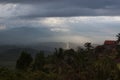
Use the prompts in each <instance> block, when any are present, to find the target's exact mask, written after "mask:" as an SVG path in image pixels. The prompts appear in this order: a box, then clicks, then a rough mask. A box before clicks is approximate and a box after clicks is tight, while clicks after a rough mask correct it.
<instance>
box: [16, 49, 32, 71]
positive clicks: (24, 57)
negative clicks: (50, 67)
mask: <svg viewBox="0 0 120 80" xmlns="http://www.w3.org/2000/svg"><path fill="white" fill-rule="evenodd" d="M32 61H33V58H32V56H31V55H30V54H28V53H27V52H25V51H23V52H21V55H20V57H19V58H18V60H17V63H16V69H19V70H26V69H27V68H28V67H29V66H30V64H31V62H32Z"/></svg>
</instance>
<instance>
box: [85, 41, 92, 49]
mask: <svg viewBox="0 0 120 80" xmlns="http://www.w3.org/2000/svg"><path fill="white" fill-rule="evenodd" d="M84 46H85V47H86V49H87V50H90V49H91V48H92V45H91V43H90V42H87V43H85V44H84Z"/></svg>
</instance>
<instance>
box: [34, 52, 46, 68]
mask: <svg viewBox="0 0 120 80" xmlns="http://www.w3.org/2000/svg"><path fill="white" fill-rule="evenodd" d="M44 64H45V56H44V52H43V51H40V52H39V53H37V54H36V56H35V62H34V64H33V69H34V70H42V69H43V67H44Z"/></svg>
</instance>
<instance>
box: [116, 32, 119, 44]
mask: <svg viewBox="0 0 120 80" xmlns="http://www.w3.org/2000/svg"><path fill="white" fill-rule="evenodd" d="M116 37H117V43H119V42H120V33H118V34H117V35H116Z"/></svg>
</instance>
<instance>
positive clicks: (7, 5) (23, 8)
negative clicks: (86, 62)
mask: <svg viewBox="0 0 120 80" xmlns="http://www.w3.org/2000/svg"><path fill="white" fill-rule="evenodd" d="M119 4H120V0H0V44H18V43H19V44H29V43H35V42H74V43H85V42H92V43H95V44H101V43H103V42H104V40H115V39H116V37H115V35H116V34H117V33H119V32H120V5H119Z"/></svg>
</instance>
